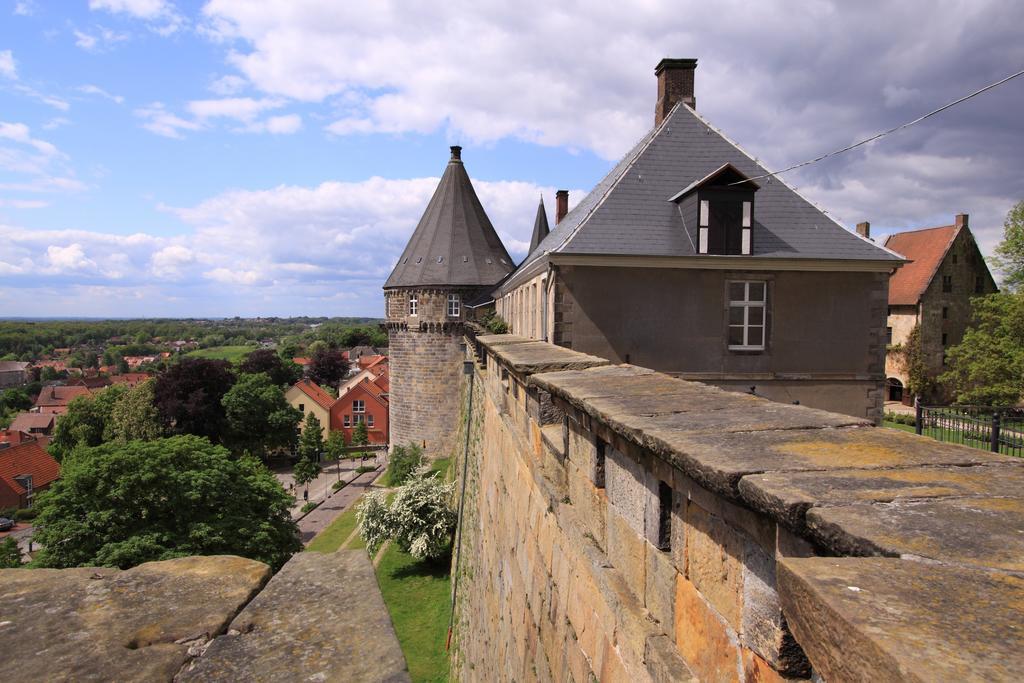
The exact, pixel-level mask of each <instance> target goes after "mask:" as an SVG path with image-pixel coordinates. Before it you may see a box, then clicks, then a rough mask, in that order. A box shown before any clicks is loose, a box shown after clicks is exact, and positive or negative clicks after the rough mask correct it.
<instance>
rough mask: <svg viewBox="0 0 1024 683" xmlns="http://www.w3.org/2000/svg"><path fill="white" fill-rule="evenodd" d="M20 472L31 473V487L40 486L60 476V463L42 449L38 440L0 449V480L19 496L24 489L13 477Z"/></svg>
mask: <svg viewBox="0 0 1024 683" xmlns="http://www.w3.org/2000/svg"><path fill="white" fill-rule="evenodd" d="M21 474H31V475H32V488H36V489H38V488H42V487H44V486H46V485H48V484H50V483H51V482H53V481H54V480H55V479H57V478H58V477H59V476H60V464H59V463H58V462H57V461H56V460H54V459H53V458H52V457H51V456H50V454H49V453H47V452H46V451H44V450H43V448H42V446H40V445H39V442H38V441H29V442H27V443H23V444H21V445H18V446H12V447H11V448H5V449H3V450H2V451H0V481H3V482H4V483H5V484H7V487H8V488H9V489H11V490H12V491H14V492H15V493H16V494H18V495H19V496H20V495H22V494H24V493H25V489H24V488H23V487H22V485H21V484H19V483H18V482H17V481H15V479H14V477H16V476H18V475H21Z"/></svg>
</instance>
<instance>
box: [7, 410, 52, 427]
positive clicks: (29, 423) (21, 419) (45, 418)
mask: <svg viewBox="0 0 1024 683" xmlns="http://www.w3.org/2000/svg"><path fill="white" fill-rule="evenodd" d="M54 419H55V418H54V417H53V414H52V413H18V414H17V415H16V416H15V417H14V421H13V422H11V427H10V428H11V429H16V430H19V431H22V432H31V431H32V430H33V429H44V430H48V429H51V428H52V427H53V421H54Z"/></svg>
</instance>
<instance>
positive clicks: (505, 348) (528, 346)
mask: <svg viewBox="0 0 1024 683" xmlns="http://www.w3.org/2000/svg"><path fill="white" fill-rule="evenodd" d="M476 340H477V342H478V343H480V344H482V345H483V346H484V347H485V348H486V349H487V350H488V351H489V352H490V353H492V354H494V356H495V357H496V358H497V359H498V360H499V361H500V362H501V363H502V364H504V365H506V366H508V368H509V369H510V370H512V371H513V372H515V373H517V374H520V375H523V376H524V377H525V376H527V375H532V374H535V373H539V372H548V371H551V370H583V369H585V368H591V367H596V366H599V365H608V364H609V363H608V361H607V360H605V359H604V358H598V357H597V356H589V355H587V354H585V353H579V352H577V351H571V350H569V349H565V348H562V347H561V346H554V345H553V344H548V343H547V342H542V341H532V340H528V339H524V338H522V337H514V338H509V336H508V335H484V336H482V337H477V338H476Z"/></svg>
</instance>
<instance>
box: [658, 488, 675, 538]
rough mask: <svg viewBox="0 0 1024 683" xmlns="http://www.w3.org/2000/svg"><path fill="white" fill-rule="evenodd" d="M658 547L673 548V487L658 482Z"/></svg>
mask: <svg viewBox="0 0 1024 683" xmlns="http://www.w3.org/2000/svg"><path fill="white" fill-rule="evenodd" d="M658 549H659V550H664V551H666V552H667V551H669V550H672V487H671V486H669V485H668V484H666V483H665V482H663V481H659V482H658Z"/></svg>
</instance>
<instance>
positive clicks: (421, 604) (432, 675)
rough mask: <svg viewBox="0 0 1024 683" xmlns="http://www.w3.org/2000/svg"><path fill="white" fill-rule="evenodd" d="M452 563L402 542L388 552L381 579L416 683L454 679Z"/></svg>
mask: <svg viewBox="0 0 1024 683" xmlns="http://www.w3.org/2000/svg"><path fill="white" fill-rule="evenodd" d="M449 569H450V567H449V563H448V562H447V561H442V562H441V563H439V564H436V563H431V562H420V561H418V560H416V559H414V558H413V557H412V556H411V555H408V554H406V553H403V552H402V551H401V550H399V548H398V546H397V545H394V544H392V545H390V546H389V547H388V549H387V550H385V551H384V556H383V557H382V558H381V562H380V566H378V567H377V582H378V583H379V584H380V591H381V593H382V594H383V595H384V602H385V603H387V606H388V612H390V614H391V621H392V623H393V624H394V625H395V632H396V633H397V634H398V642H399V643H400V644H401V645H402V652H403V653H404V654H405V660H406V662H407V663H408V664H409V674H410V675H411V677H412V680H413V681H415V682H416V683H428V682H434V681H447V680H448V653H447V652H445V649H444V643H445V639H446V638H447V636H448V612H449V610H450V609H451V603H450V602H449V599H448V596H449V595H450V594H451V585H450V584H451V577H450V576H449Z"/></svg>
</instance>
